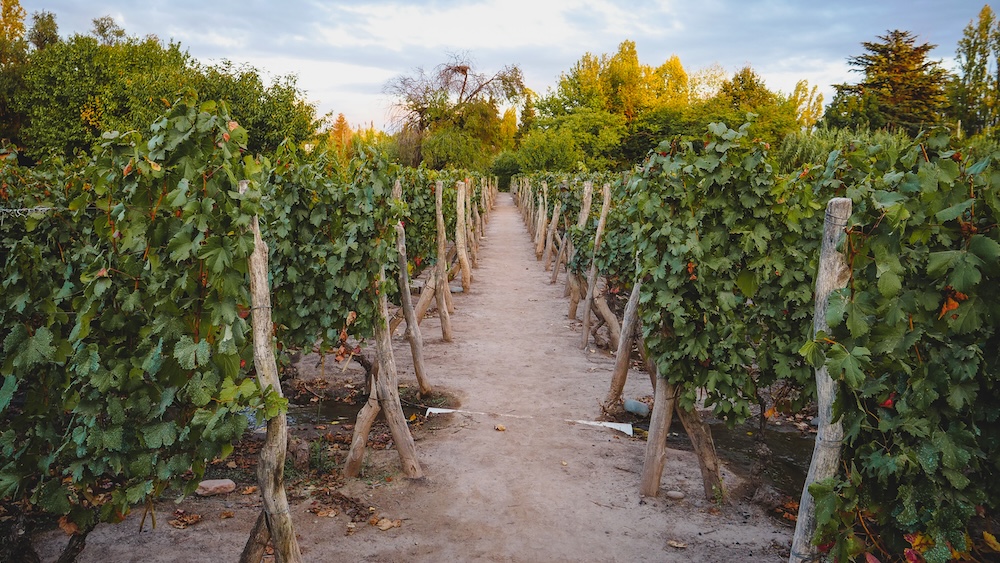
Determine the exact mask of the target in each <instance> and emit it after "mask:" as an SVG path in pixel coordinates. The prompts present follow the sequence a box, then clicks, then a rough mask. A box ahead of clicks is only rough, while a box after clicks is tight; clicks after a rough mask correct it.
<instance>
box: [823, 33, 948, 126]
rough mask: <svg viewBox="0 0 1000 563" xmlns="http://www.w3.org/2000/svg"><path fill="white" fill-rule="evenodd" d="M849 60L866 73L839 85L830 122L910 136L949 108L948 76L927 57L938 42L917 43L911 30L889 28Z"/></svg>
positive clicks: (866, 43) (936, 119)
mask: <svg viewBox="0 0 1000 563" xmlns="http://www.w3.org/2000/svg"><path fill="white" fill-rule="evenodd" d="M878 39H879V41H878V42H873V41H866V42H864V43H862V45H863V46H864V48H865V50H866V51H867V52H866V53H865V54H863V55H858V56H856V57H850V58H849V59H848V64H850V65H851V66H852V67H854V69H853V70H855V71H857V72H860V73H862V74H863V75H864V78H863V79H862V80H861V82H859V83H857V84H838V85H836V86H834V87H835V88H836V90H837V93H836V95H835V97H834V100H833V102H832V103H831V104H830V107H829V108H827V112H826V114H825V116H824V119H826V120H827V123H828V125H831V126H836V127H844V126H868V127H872V128H877V127H882V126H885V127H889V128H893V129H902V130H905V131H907V132H909V133H910V134H915V133H917V132H918V131H919V130H920V129H922V128H925V127H928V126H931V125H935V124H937V123H939V122H940V121H941V119H942V117H943V114H944V111H945V110H946V109H947V106H948V100H947V96H946V93H945V87H946V85H947V83H948V78H949V77H948V74H947V72H945V70H944V69H943V68H942V67H941V63H940V61H930V60H927V54H928V53H929V52H930V51H931V50H932V49H933V48H934V47H936V45H931V44H928V43H923V44H920V45H918V44H917V42H916V38H915V37H914V36H913V35H912V34H910V32H908V31H899V30H894V31H889V32H888V33H887V34H886V35H881V36H879V37H878Z"/></svg>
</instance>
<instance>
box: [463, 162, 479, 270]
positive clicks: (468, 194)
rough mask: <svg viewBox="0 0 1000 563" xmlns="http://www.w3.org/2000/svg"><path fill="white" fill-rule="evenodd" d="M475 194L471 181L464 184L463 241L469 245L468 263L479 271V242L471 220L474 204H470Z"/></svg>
mask: <svg viewBox="0 0 1000 563" xmlns="http://www.w3.org/2000/svg"><path fill="white" fill-rule="evenodd" d="M475 193H476V188H475V185H474V184H473V183H472V181H471V179H470V180H469V181H467V182H466V184H465V240H466V242H467V243H468V245H469V262H470V264H472V267H473V269H477V270H478V269H479V246H478V244H479V242H478V239H477V237H476V233H475V228H474V227H475V224H474V223H473V220H472V208H473V207H475V204H474V203H473V202H472V200H473V199H474V198H473V196H474V195H475Z"/></svg>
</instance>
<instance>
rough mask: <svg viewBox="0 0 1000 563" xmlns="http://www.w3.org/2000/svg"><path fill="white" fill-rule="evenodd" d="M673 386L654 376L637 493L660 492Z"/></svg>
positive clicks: (650, 495) (650, 493) (653, 494)
mask: <svg viewBox="0 0 1000 563" xmlns="http://www.w3.org/2000/svg"><path fill="white" fill-rule="evenodd" d="M675 402H676V400H675V393H674V386H673V385H671V384H670V383H668V382H667V380H666V378H663V377H658V378H656V391H655V392H654V393H653V413H652V416H651V417H650V419H649V436H647V437H646V454H645V457H644V458H643V462H642V477H641V478H640V481H639V494H640V495H642V496H644V497H655V496H656V495H657V494H658V493H659V492H660V478H661V477H662V476H663V466H664V465H665V464H666V463H667V436H669V435H670V421H671V420H673V417H674V403H675Z"/></svg>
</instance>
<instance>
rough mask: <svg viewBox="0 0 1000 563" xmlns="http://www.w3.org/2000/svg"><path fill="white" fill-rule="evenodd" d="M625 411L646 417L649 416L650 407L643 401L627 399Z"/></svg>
mask: <svg viewBox="0 0 1000 563" xmlns="http://www.w3.org/2000/svg"><path fill="white" fill-rule="evenodd" d="M624 406H625V410H626V411H628V412H630V413H632V414H634V415H636V416H642V417H646V416H649V405H647V404H646V403H643V402H642V401H636V400H634V399H625V405H624Z"/></svg>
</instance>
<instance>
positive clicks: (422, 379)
mask: <svg viewBox="0 0 1000 563" xmlns="http://www.w3.org/2000/svg"><path fill="white" fill-rule="evenodd" d="M396 254H397V257H398V258H397V260H398V262H399V294H400V306H401V307H402V308H403V316H405V317H406V335H405V336H406V340H408V341H409V343H410V353H411V354H412V355H413V372H414V374H415V375H416V377H417V385H418V386H419V388H420V396H421V397H426V396H427V395H430V394H431V391H432V390H431V386H430V384H429V383H428V382H427V372H426V368H425V367H424V338H423V335H421V334H420V323H419V321H417V315H416V314H415V313H414V311H413V301H412V300H411V299H410V276H409V274H408V273H407V271H406V269H407V263H406V230H405V229H404V228H403V225H402V223H396ZM389 334H390V337H391V335H392V331H390V332H389Z"/></svg>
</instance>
